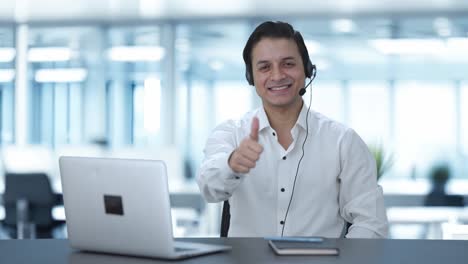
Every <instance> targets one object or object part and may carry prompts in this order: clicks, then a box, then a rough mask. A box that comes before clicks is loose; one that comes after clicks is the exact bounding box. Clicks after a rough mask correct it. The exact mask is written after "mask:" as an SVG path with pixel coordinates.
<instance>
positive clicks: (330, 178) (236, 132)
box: [197, 21, 388, 238]
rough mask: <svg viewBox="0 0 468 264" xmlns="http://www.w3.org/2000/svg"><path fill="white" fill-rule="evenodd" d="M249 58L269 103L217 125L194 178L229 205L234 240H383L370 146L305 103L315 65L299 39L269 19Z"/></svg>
mask: <svg viewBox="0 0 468 264" xmlns="http://www.w3.org/2000/svg"><path fill="white" fill-rule="evenodd" d="M243 57H244V61H245V65H246V78H247V81H248V83H249V84H250V85H253V86H255V89H256V92H257V94H258V96H259V97H260V98H261V100H262V107H261V108H259V109H257V110H254V111H252V112H249V113H247V114H245V115H244V117H243V118H242V119H240V120H237V121H232V120H231V121H227V122H225V123H223V124H221V125H219V126H218V127H217V128H215V130H214V131H213V133H212V135H211V136H210V137H209V138H208V141H207V144H206V148H205V159H204V161H203V163H202V165H201V168H200V170H199V173H198V177H197V181H198V185H199V187H200V190H201V193H202V195H203V196H204V197H205V199H206V200H207V201H208V202H220V201H225V200H228V199H229V203H230V206H231V209H230V210H231V224H230V229H229V236H242V237H244V236H260V237H263V236H283V235H284V236H324V237H340V236H346V237H350V238H375V237H385V236H386V235H387V226H388V224H387V218H386V214H385V207H384V203H383V194H382V189H381V188H380V187H379V186H378V185H377V176H376V163H375V160H374V158H373V157H372V155H371V154H370V152H369V150H368V149H367V146H366V144H365V143H364V142H363V141H362V140H361V138H360V137H359V136H358V135H357V134H356V133H355V132H354V131H353V130H352V129H350V128H347V127H345V126H344V125H342V124H339V123H337V122H335V121H332V120H330V119H328V118H327V117H325V116H323V115H321V114H319V113H317V112H314V111H312V110H310V109H308V108H307V106H306V105H305V104H304V101H303V99H302V95H303V94H304V92H305V88H306V85H305V81H306V79H307V78H308V79H310V80H309V82H308V84H310V82H311V81H312V80H313V78H314V77H315V66H314V65H313V64H312V63H311V61H310V59H309V54H308V52H307V48H306V46H305V44H304V40H303V38H302V36H301V34H300V33H299V32H298V31H295V30H294V29H293V27H292V26H291V25H289V24H288V23H284V22H271V21H268V22H264V23H262V24H261V25H259V26H258V27H257V28H256V29H255V30H254V32H253V33H252V34H251V35H250V37H249V39H248V41H247V43H246V45H245V48H244V52H243ZM348 223H349V224H351V225H350V227H349V228H347V224H348Z"/></svg>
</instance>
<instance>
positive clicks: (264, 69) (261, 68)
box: [258, 65, 269, 71]
mask: <svg viewBox="0 0 468 264" xmlns="http://www.w3.org/2000/svg"><path fill="white" fill-rule="evenodd" d="M268 68H269V66H268V65H264V66H260V68H258V69H259V70H260V71H266V70H268Z"/></svg>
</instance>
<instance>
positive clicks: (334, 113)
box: [303, 82, 345, 123]
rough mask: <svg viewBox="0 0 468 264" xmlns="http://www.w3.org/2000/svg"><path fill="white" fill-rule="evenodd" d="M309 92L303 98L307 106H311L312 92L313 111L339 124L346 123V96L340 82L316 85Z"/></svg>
mask: <svg viewBox="0 0 468 264" xmlns="http://www.w3.org/2000/svg"><path fill="white" fill-rule="evenodd" d="M308 89H309V91H307V93H306V94H305V95H304V96H303V97H304V101H305V102H306V104H309V98H308V96H310V94H308V93H310V92H312V106H311V109H313V110H315V111H317V112H320V113H321V114H324V115H325V116H327V117H329V118H331V119H334V120H336V121H339V122H342V123H343V122H344V121H345V115H344V111H345V108H344V100H345V98H344V95H343V89H342V86H341V85H340V83H339V82H326V83H319V82H317V83H315V85H313V86H312V89H310V87H309V88H308Z"/></svg>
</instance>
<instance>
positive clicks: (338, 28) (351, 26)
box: [331, 19, 356, 33]
mask: <svg viewBox="0 0 468 264" xmlns="http://www.w3.org/2000/svg"><path fill="white" fill-rule="evenodd" d="M331 28H332V29H333V31H335V32H338V33H352V32H354V31H356V24H355V23H354V22H353V20H351V19H335V20H333V21H332V22H331Z"/></svg>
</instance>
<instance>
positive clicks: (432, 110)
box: [395, 81, 456, 177]
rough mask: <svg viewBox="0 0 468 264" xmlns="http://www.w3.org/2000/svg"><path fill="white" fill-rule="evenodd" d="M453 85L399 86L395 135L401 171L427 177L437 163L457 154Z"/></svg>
mask: <svg viewBox="0 0 468 264" xmlns="http://www.w3.org/2000/svg"><path fill="white" fill-rule="evenodd" d="M454 88H455V87H454V85H453V83H448V82H447V83H442V82H440V83H437V82H416V81H414V82H399V83H397V85H396V99H395V100H396V106H395V122H396V124H395V133H396V156H397V160H398V163H397V164H398V166H399V169H404V171H406V172H410V171H411V170H416V173H418V176H423V177H425V176H427V175H426V174H427V169H428V168H429V167H430V166H431V165H432V163H433V162H435V161H440V160H441V159H442V160H444V159H449V158H450V156H451V155H452V154H453V153H455V150H456V147H455V146H456V130H455V127H456V126H455V122H456V118H455V117H456V114H455V93H454V91H455V89H454Z"/></svg>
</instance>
